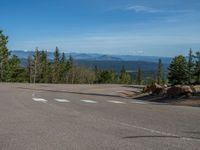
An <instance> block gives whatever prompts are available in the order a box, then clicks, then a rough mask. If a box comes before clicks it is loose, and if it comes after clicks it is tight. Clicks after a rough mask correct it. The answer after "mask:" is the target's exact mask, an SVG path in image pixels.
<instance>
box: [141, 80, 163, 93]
mask: <svg viewBox="0 0 200 150" xmlns="http://www.w3.org/2000/svg"><path fill="white" fill-rule="evenodd" d="M143 92H144V93H152V94H153V95H163V94H165V93H166V92H165V88H164V87H162V86H161V85H159V84H157V83H155V84H152V85H148V86H146V87H145V88H144V89H143Z"/></svg>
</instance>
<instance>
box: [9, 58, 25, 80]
mask: <svg viewBox="0 0 200 150" xmlns="http://www.w3.org/2000/svg"><path fill="white" fill-rule="evenodd" d="M26 79H27V78H26V71H25V68H23V67H21V66H20V59H19V58H18V57H17V56H16V55H13V56H12V57H11V58H10V59H9V60H8V65H7V68H6V72H5V81H6V82H25V81H26Z"/></svg>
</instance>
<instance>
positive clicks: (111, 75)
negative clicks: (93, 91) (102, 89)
mask: <svg viewBox="0 0 200 150" xmlns="http://www.w3.org/2000/svg"><path fill="white" fill-rule="evenodd" d="M116 81H117V79H116V72H115V71H113V70H104V71H102V72H101V74H100V79H99V83H116Z"/></svg>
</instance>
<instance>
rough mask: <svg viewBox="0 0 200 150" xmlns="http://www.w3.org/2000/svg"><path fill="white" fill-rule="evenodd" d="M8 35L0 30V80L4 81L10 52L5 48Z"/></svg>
mask: <svg viewBox="0 0 200 150" xmlns="http://www.w3.org/2000/svg"><path fill="white" fill-rule="evenodd" d="M7 43H8V37H7V36H5V35H4V34H3V31H1V30H0V81H5V80H6V79H5V75H6V74H5V72H6V68H7V65H8V59H9V56H10V52H9V51H8V48H7Z"/></svg>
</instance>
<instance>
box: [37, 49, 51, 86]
mask: <svg viewBox="0 0 200 150" xmlns="http://www.w3.org/2000/svg"><path fill="white" fill-rule="evenodd" d="M39 82H40V83H48V82H49V63H48V58H47V51H42V52H41V76H40V81H39Z"/></svg>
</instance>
